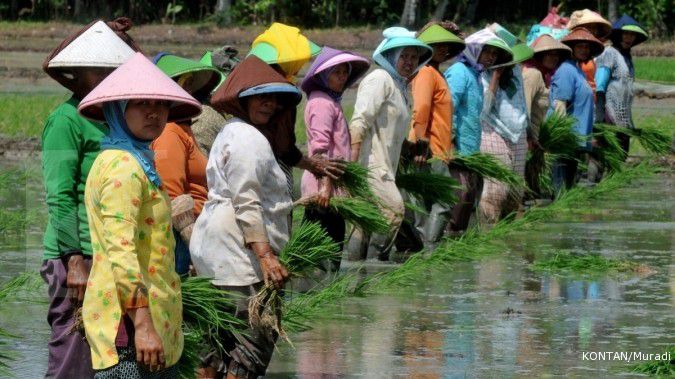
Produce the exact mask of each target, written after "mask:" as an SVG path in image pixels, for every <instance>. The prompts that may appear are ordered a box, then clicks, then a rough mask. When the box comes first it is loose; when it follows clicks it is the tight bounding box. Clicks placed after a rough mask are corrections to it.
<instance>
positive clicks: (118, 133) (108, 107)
mask: <svg viewBox="0 0 675 379" xmlns="http://www.w3.org/2000/svg"><path fill="white" fill-rule="evenodd" d="M127 103H128V101H127V100H118V101H109V102H105V103H103V115H104V116H105V121H106V123H107V124H108V127H109V128H110V134H108V135H107V136H105V137H103V139H102V140H101V150H124V151H127V152H129V153H130V154H131V155H133V156H134V158H136V160H137V161H138V164H140V165H141V168H142V169H143V171H144V172H145V175H146V176H147V177H148V179H150V181H151V182H152V183H153V184H154V185H155V186H157V187H160V186H161V185H162V180H161V179H160V177H159V174H157V170H156V169H155V153H154V152H153V151H152V149H150V144H151V143H152V141H143V140H140V139H138V138H136V137H135V136H134V135H133V133H131V131H130V130H129V127H128V126H127V121H126V119H125V118H124V112H125V110H126V108H127Z"/></svg>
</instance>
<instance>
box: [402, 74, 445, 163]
mask: <svg viewBox="0 0 675 379" xmlns="http://www.w3.org/2000/svg"><path fill="white" fill-rule="evenodd" d="M412 95H413V114H412V129H411V130H410V134H409V136H408V139H409V140H410V141H411V142H416V141H417V140H419V139H422V140H427V141H429V147H430V149H431V153H432V154H433V156H434V157H437V158H440V159H442V160H444V161H446V162H447V161H449V160H450V159H452V154H453V145H452V111H453V109H452V108H453V106H452V96H451V95H450V88H448V84H447V83H446V81H445V78H443V76H442V75H441V73H440V72H438V70H436V69H435V68H433V67H431V66H424V67H422V68H421V69H420V71H419V72H418V73H417V76H416V77H415V79H413V81H412Z"/></svg>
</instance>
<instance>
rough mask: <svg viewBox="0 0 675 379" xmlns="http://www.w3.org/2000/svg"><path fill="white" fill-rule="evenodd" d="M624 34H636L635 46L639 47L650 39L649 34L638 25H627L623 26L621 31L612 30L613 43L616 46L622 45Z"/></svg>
mask: <svg viewBox="0 0 675 379" xmlns="http://www.w3.org/2000/svg"><path fill="white" fill-rule="evenodd" d="M623 32H632V33H635V42H633V46H637V45H639V44H641V43H643V42H645V41H646V40H648V39H649V34H648V33H647V32H646V31H645V30H644V29H642V28H641V27H639V26H637V25H625V26H622V27H621V29H612V33H611V35H610V38H611V40H612V42H614V43H615V44H616V43H620V42H621V34H623ZM631 47H632V46H631Z"/></svg>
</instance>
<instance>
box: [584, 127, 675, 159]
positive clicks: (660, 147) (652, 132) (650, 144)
mask: <svg viewBox="0 0 675 379" xmlns="http://www.w3.org/2000/svg"><path fill="white" fill-rule="evenodd" d="M594 129H595V130H596V131H598V132H603V133H604V132H612V133H615V134H616V133H622V134H626V135H628V136H630V137H633V138H635V140H637V141H638V142H639V143H640V145H642V147H644V148H645V150H646V151H647V152H649V153H652V154H668V152H669V151H670V145H671V143H672V141H671V137H670V136H669V135H668V133H665V132H663V131H661V130H658V129H656V128H641V129H630V128H624V127H621V126H616V125H609V124H595V125H594Z"/></svg>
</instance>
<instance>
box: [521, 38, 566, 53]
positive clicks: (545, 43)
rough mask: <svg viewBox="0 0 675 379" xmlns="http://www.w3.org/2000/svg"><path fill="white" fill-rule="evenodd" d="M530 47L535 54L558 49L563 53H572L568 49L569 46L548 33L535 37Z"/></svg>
mask: <svg viewBox="0 0 675 379" xmlns="http://www.w3.org/2000/svg"><path fill="white" fill-rule="evenodd" d="M530 47H531V48H532V50H534V53H535V54H538V53H543V52H546V51H558V52H559V53H561V54H564V55H570V54H571V53H572V49H570V48H569V46H567V45H565V44H564V43H562V42H560V41H558V40H557V39H555V38H553V37H552V36H551V35H549V34H542V35H540V36H539V37H537V39H535V40H534V41H533V42H532V44H531V45H530Z"/></svg>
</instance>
